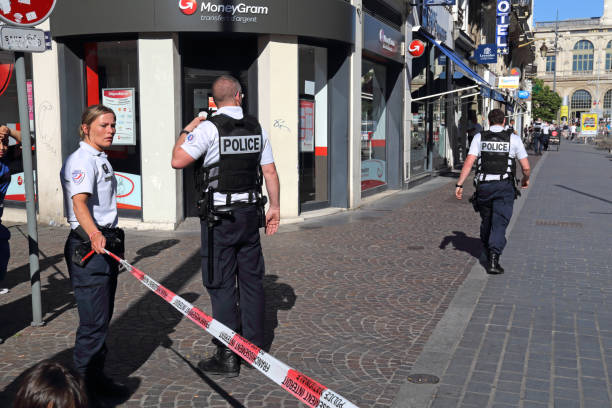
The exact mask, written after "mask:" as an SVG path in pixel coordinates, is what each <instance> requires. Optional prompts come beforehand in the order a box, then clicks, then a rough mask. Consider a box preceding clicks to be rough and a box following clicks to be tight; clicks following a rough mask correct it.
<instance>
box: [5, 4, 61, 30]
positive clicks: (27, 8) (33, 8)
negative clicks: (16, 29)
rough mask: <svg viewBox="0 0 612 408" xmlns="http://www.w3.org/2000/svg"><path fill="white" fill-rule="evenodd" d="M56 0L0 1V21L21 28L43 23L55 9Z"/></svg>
mask: <svg viewBox="0 0 612 408" xmlns="http://www.w3.org/2000/svg"><path fill="white" fill-rule="evenodd" d="M55 1H56V0H0V20H2V21H4V22H6V23H8V24H12V25H18V26H22V27H31V26H35V25H37V24H40V23H42V22H43V21H45V20H46V19H47V18H48V17H49V15H50V14H51V12H52V11H53V7H55Z"/></svg>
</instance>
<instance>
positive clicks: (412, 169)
mask: <svg viewBox="0 0 612 408" xmlns="http://www.w3.org/2000/svg"><path fill="white" fill-rule="evenodd" d="M412 69H413V71H412V75H413V77H412V81H411V83H410V91H411V93H412V97H413V98H419V97H424V96H426V91H427V89H426V88H427V87H426V84H427V82H426V81H427V62H426V58H425V57H422V58H418V59H415V60H414V61H413V64H412ZM427 133H428V121H427V99H425V100H422V101H419V102H413V103H412V121H411V128H410V154H409V155H407V156H409V158H408V160H409V161H410V163H406V164H405V166H406V170H405V172H406V174H410V176H411V177H414V176H415V175H418V174H420V173H423V172H425V171H427Z"/></svg>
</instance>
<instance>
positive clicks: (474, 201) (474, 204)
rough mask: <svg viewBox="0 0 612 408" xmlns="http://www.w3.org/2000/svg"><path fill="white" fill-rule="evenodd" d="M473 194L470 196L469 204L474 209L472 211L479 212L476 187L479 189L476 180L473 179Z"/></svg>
mask: <svg viewBox="0 0 612 408" xmlns="http://www.w3.org/2000/svg"><path fill="white" fill-rule="evenodd" d="M474 187H475V189H474V194H472V196H471V197H470V198H469V201H470V203H472V207H473V208H474V211H476V212H480V207H479V206H478V187H479V183H478V180H477V178H476V177H475V178H474Z"/></svg>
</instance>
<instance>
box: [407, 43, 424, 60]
mask: <svg viewBox="0 0 612 408" xmlns="http://www.w3.org/2000/svg"><path fill="white" fill-rule="evenodd" d="M424 52H425V44H423V41H420V40H414V41H412V42H411V43H410V45H408V53H409V54H410V55H412V56H413V57H420V56H421V55H423V53H424Z"/></svg>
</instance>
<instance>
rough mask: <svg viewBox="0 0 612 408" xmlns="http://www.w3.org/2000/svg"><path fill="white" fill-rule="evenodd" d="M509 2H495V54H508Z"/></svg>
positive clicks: (501, 0)
mask: <svg viewBox="0 0 612 408" xmlns="http://www.w3.org/2000/svg"><path fill="white" fill-rule="evenodd" d="M510 8H511V6H510V0H497V26H496V27H495V44H496V45H497V53H498V54H500V55H507V54H508V53H509V52H510V49H509V47H508V28H509V27H510Z"/></svg>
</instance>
